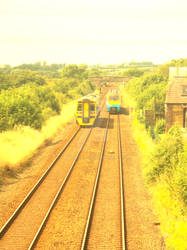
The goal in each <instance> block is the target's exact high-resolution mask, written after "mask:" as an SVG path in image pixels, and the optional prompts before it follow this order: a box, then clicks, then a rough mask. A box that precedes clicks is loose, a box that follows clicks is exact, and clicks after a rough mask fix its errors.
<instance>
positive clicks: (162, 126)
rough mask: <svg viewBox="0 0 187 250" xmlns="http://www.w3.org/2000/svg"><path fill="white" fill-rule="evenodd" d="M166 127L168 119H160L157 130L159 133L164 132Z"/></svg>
mask: <svg viewBox="0 0 187 250" xmlns="http://www.w3.org/2000/svg"><path fill="white" fill-rule="evenodd" d="M165 129H166V121H165V120H164V119H160V120H158V121H157V122H156V126H155V131H156V132H157V133H158V134H164V133H165Z"/></svg>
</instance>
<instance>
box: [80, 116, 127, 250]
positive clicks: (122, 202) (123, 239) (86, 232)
mask: <svg viewBox="0 0 187 250" xmlns="http://www.w3.org/2000/svg"><path fill="white" fill-rule="evenodd" d="M109 120H110V114H109V117H108V121H107V127H106V132H105V137H104V141H103V146H102V152H101V155H100V161H99V166H98V170H97V175H96V180H95V184H94V188H93V193H92V197H91V202H90V207H89V212H88V217H87V221H86V226H85V229H84V233H83V239H82V242H81V250H85V249H87V242H88V238H89V232H90V227H91V223H92V216H93V210H94V205H95V201H96V195H97V189H98V184H99V178H100V172H101V167H102V162H103V157H104V151H105V145H106V139H107V133H108V127H109ZM118 150H119V172H120V206H121V245H122V250H127V245H126V223H125V198H124V180H123V160H122V147H121V133H120V119H119V115H118Z"/></svg>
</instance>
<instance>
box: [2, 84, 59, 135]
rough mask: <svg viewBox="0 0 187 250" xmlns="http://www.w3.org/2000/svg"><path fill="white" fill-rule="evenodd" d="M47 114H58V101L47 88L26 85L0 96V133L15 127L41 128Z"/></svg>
mask: <svg viewBox="0 0 187 250" xmlns="http://www.w3.org/2000/svg"><path fill="white" fill-rule="evenodd" d="M46 109H47V110H48V112H47V113H46ZM49 113H50V115H54V114H59V113H60V105H59V101H58V99H57V98H56V97H55V94H54V93H53V92H52V91H51V90H50V89H49V88H46V87H43V86H36V85H35V86H32V87H31V86H29V85H26V86H22V87H20V88H16V89H10V90H6V91H2V92H1V94H0V118H1V119H0V131H3V130H8V129H12V128H14V127H15V126H16V125H24V126H31V127H33V128H36V129H38V128H41V126H42V124H43V123H44V121H45V120H46V118H48V117H49V115H48V114H49ZM44 114H45V115H44ZM45 116H47V117H45Z"/></svg>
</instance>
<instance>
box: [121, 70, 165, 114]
mask: <svg viewBox="0 0 187 250" xmlns="http://www.w3.org/2000/svg"><path fill="white" fill-rule="evenodd" d="M166 88H167V82H166V81H164V77H163V76H162V75H161V74H160V73H145V74H144V75H143V76H141V77H139V78H134V79H132V80H130V81H129V82H128V83H127V85H126V87H125V90H126V91H127V92H128V94H129V95H130V96H131V97H132V98H133V99H134V100H135V101H136V109H138V110H140V109H142V110H145V109H152V110H153V109H154V108H155V111H156V112H164V101H165V94H166ZM155 103H157V105H155Z"/></svg>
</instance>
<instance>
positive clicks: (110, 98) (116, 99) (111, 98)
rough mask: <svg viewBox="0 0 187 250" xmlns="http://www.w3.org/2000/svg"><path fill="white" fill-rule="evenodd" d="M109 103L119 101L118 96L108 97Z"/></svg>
mask: <svg viewBox="0 0 187 250" xmlns="http://www.w3.org/2000/svg"><path fill="white" fill-rule="evenodd" d="M109 100H110V101H118V100H119V96H118V95H113V96H110V97H109Z"/></svg>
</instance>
